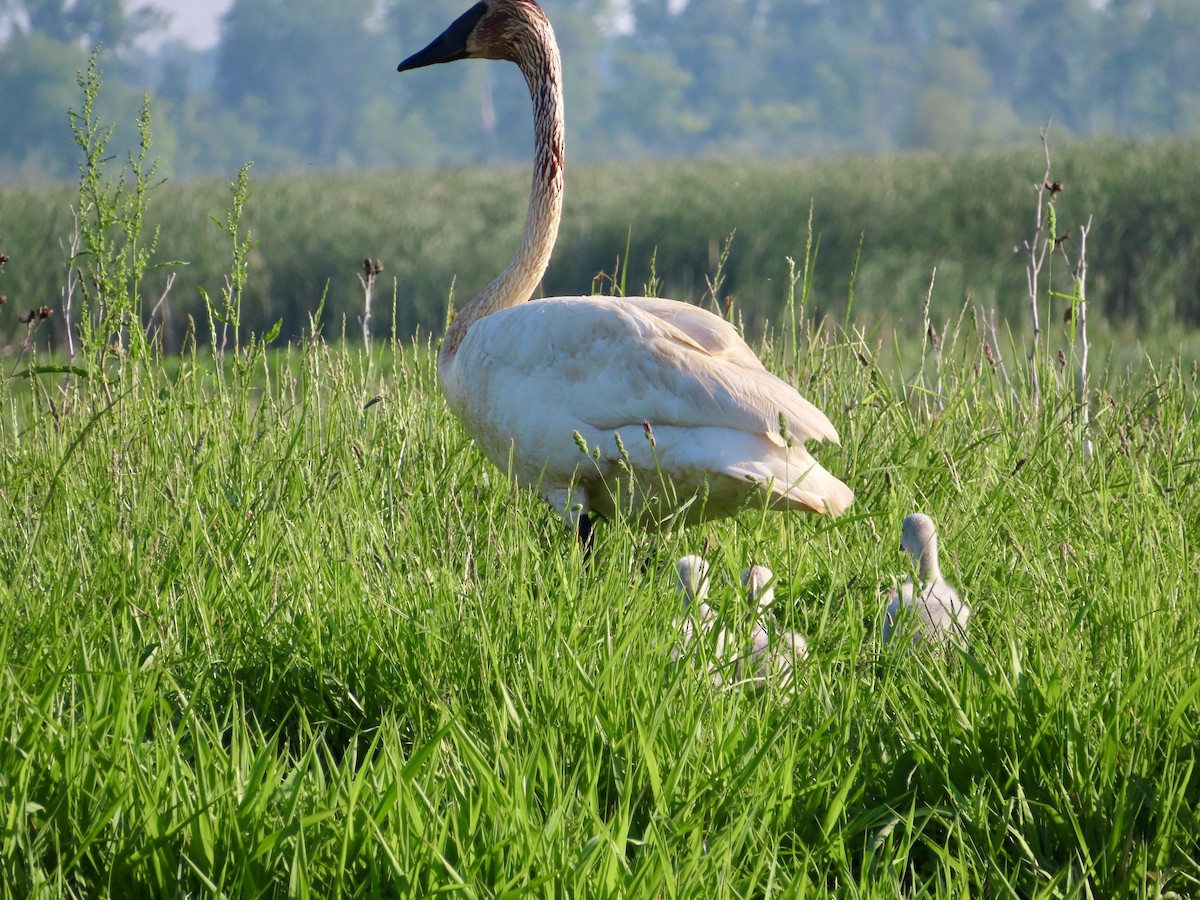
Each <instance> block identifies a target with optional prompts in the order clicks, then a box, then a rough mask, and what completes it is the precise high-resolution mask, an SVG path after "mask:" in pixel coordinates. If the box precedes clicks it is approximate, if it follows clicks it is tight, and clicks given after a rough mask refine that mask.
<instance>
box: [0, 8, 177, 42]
mask: <svg viewBox="0 0 1200 900" xmlns="http://www.w3.org/2000/svg"><path fill="white" fill-rule="evenodd" d="M166 23H167V18H166V16H165V15H164V13H163V12H162V11H161V10H160V9H159V8H158V7H156V6H153V5H152V4H142V5H141V6H138V7H136V8H134V9H129V4H128V3H127V2H126V0H0V34H3V33H5V32H11V33H13V34H17V35H23V34H40V35H43V36H45V37H48V38H53V39H54V40H57V41H62V42H64V43H70V44H76V45H78V46H81V47H84V48H87V49H90V48H92V47H95V46H97V45H99V44H103V45H104V46H105V47H106V48H108V49H109V50H110V51H112V52H118V53H119V52H122V51H125V50H128V49H129V48H130V47H131V46H132V44H133V42H134V41H136V40H137V39H138V38H139V37H141V36H143V35H145V34H151V33H153V32H155V31H160V30H162V29H163V28H164V27H165V26H166Z"/></svg>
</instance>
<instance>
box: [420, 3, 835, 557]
mask: <svg viewBox="0 0 1200 900" xmlns="http://www.w3.org/2000/svg"><path fill="white" fill-rule="evenodd" d="M472 57H474V58H483V59H506V60H509V61H511V62H514V63H516V64H517V65H518V66H519V67H520V69H521V71H522V72H523V73H524V75H525V80H526V82H527V83H528V85H529V92H530V94H531V96H532V98H533V113H534V129H535V133H536V151H535V159H534V168H533V189H532V194H531V196H530V200H529V213H528V216H527V217H526V220H525V230H524V233H523V234H522V237H521V244H520V246H519V247H518V248H517V252H516V255H515V256H514V257H513V260H512V262H511V263H509V265H508V268H507V269H505V270H504V271H503V272H502V273H501V274H500V276H499V277H498V278H496V280H495V281H493V282H492V283H491V284H489V285H488V286H487V287H486V288H484V289H483V290H482V291H481V292H480V293H479V295H478V296H477V297H475V299H474V300H472V301H471V302H470V303H468V304H467V305H466V306H465V307H464V308H463V309H462V310H461V311H460V312H459V314H458V315H457V316H456V317H455V319H454V320H453V322H451V323H450V326H449V328H447V330H446V336H445V339H444V341H443V342H442V349H441V353H440V355H439V357H438V379H439V381H440V382H441V386H442V390H443V391H444V393H445V395H446V400H447V402H448V403H449V405H450V409H451V410H452V411H453V412H454V414H455V415H456V416H457V417H458V418H459V419H460V420H461V421H462V423H463V425H464V426H465V428H466V430H467V432H468V433H469V434H470V435H471V437H473V438H474V439H475V441H476V442H477V443H478V444H479V446H480V448H481V449H482V450H483V452H484V455H486V456H487V458H488V459H490V460H491V461H492V462H493V463H494V464H495V465H497V466H498V467H499V468H501V469H502V470H506V471H508V470H511V472H512V474H513V475H514V476H515V478H516V480H517V481H518V483H520V484H523V485H526V486H529V487H536V488H537V489H538V490H539V492H540V493H541V495H542V496H543V497H544V498H545V499H546V500H548V501H549V502H550V503H551V504H552V505H553V506H554V508H555V509H557V510H558V511H559V513H560V514H561V515H562V516H563V518H564V520H565V521H566V522H567V523H568V524H569V525H573V526H574V527H575V528H576V529H577V530H578V533H579V535H580V538H581V540H582V541H583V543H584V546H585V547H587V546H590V537H591V524H590V519H589V516H588V513H589V512H590V511H594V512H596V513H597V514H599V515H601V516H605V517H611V516H613V515H614V513H615V512H616V510H617V508H618V506H620V507H621V508H623V509H625V510H626V511H627V512H629V513H631V514H632V515H634V516H635V517H637V518H638V519H639V520H640V521H641V522H642V523H643V524H646V525H654V524H657V523H660V522H662V521H663V520H664V519H666V518H669V517H671V516H672V515H673V514H675V513H677V512H678V511H679V510H680V509H681V508H682V509H683V512H682V514H681V516H680V518H681V519H682V520H683V521H689V522H694V521H698V520H701V519H706V518H714V517H718V516H725V515H731V514H732V513H734V512H736V511H737V510H738V509H739V508H741V507H742V506H743V505H744V504H745V503H746V502H747V501H748V500H752V499H755V498H757V499H758V500H759V501H760V502H765V503H768V504H769V505H770V506H771V507H773V508H776V509H808V510H812V511H813V512H818V513H820V512H829V513H833V514H835V515H836V514H838V513H840V512H842V511H843V510H844V509H845V508H846V507H847V506H849V505H850V503H851V501H852V500H853V498H854V495H853V494H852V493H851V491H850V489H849V488H847V487H846V485H844V484H842V482H840V481H839V480H838V479H837V478H835V477H834V476H833V475H831V474H830V473H829V472H827V471H826V470H825V469H823V468H821V466H820V465H818V464H817V462H816V460H814V459H813V458H812V457H811V456H810V455H809V454H808V452H807V450H806V449H805V447H804V442H805V441H809V440H828V441H834V442H836V441H837V439H838V436H837V432H836V431H835V430H834V427H833V425H832V424H830V422H829V420H828V419H827V418H826V417H825V416H824V414H823V413H821V411H820V410H818V409H817V408H816V407H815V406H813V405H812V404H811V403H809V402H808V401H807V400H805V399H804V398H803V397H801V396H800V395H799V394H798V393H797V392H796V391H795V390H794V389H793V388H792V387H791V386H790V385H789V384H787V383H786V382H784V381H783V380H781V379H779V378H776V377H775V376H774V375H772V374H771V373H769V372H768V371H767V370H766V369H765V368H764V367H763V365H762V363H761V362H760V361H759V360H758V358H757V357H756V356H755V355H754V353H753V351H751V350H750V348H749V347H748V346H746V343H745V342H744V341H743V340H742V339H741V337H740V336H739V335H738V333H737V330H736V329H735V328H734V327H733V326H732V325H730V324H729V323H728V322H726V321H725V320H723V319H721V318H720V317H718V316H715V315H713V314H712V313H709V312H707V311H706V310H702V309H700V308H698V307H695V306H691V305H690V304H687V303H679V302H676V301H673V300H659V299H652V298H648V297H625V298H620V299H617V298H608V297H553V298H548V299H543V300H534V301H530V297H531V296H532V294H533V292H534V290H535V289H536V287H537V285H538V283H539V282H540V281H541V279H542V275H543V273H544V272H545V271H546V266H547V265H548V263H549V261H550V253H551V251H552V250H553V248H554V241H555V238H556V237H557V236H558V224H559V218H560V216H561V212H562V192H563V159H564V150H563V147H564V143H563V99H562V67H561V64H560V61H559V54H558V45H557V43H556V42H555V39H554V31H553V29H552V28H551V27H550V22H549V20H547V18H546V16H545V13H543V12H542V10H541V8H540V7H539V6H538V5H537V3H535V2H533V0H483V2H481V3H476V4H475V5H474V6H472V7H471V8H470V9H469V10H467V12H466V13H464V14H463V15H462V16H460V17H459V18H458V19H457V20H456V21H455V22H454V23H453V24H452V25H451V26H450V27H449V28H447V29H446V31H445V32H443V33H442V34H441V35H440V36H439V37H438V38H437V39H435V40H434V41H433V43H431V44H430V45H429V46H428V47H426V48H425V49H424V50H422V51H420V52H419V53H416V54H414V55H413V56H410V57H409V58H408V59H406V60H405V61H404V62H402V63H401V64H400V67H399V70H400V71H401V72H404V71H407V70H409V69H416V68H420V67H422V66H428V65H432V64H434V63H443V62H451V61H453V60H457V59H466V58H472ZM527 301H528V302H527ZM585 446H586V448H588V450H589V451H591V452H589V453H587V454H586V455H585V453H584V452H583V450H582V448H583V447H585ZM597 451H598V452H597ZM628 466H632V468H633V469H634V471H635V472H637V473H638V476H639V477H638V478H637V479H636V483H635V484H633V485H632V486H631V485H630V479H629V478H628V477H626V467H628ZM662 476H666V478H664V477H662ZM668 485H670V486H668ZM689 501H691V502H690V504H689Z"/></svg>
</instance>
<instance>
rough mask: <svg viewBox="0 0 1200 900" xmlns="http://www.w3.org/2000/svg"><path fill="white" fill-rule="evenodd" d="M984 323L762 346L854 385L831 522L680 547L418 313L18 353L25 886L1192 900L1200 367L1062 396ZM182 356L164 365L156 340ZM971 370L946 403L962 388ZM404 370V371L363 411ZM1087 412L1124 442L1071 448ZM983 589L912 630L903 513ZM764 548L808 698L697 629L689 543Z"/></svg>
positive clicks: (733, 557)
mask: <svg viewBox="0 0 1200 900" xmlns="http://www.w3.org/2000/svg"><path fill="white" fill-rule="evenodd" d="M982 346H983V341H982V338H981V336H980V335H979V334H978V333H977V332H976V331H975V330H974V327H973V326H972V325H971V324H970V322H969V320H968V321H967V322H965V323H964V324H963V326H962V327H960V328H959V329H958V330H957V331H952V332H951V333H950V334H948V335H946V336H945V339H944V343H943V345H942V348H941V349H942V354H941V357H940V362H939V363H938V367H937V368H936V370H935V367H934V363H933V358H932V357H929V358H923V357H922V356H921V353H920V349H919V347H920V345H919V343H917V342H911V343H904V342H901V343H898V344H895V345H893V346H892V347H891V350H890V353H889V358H890V361H889V362H887V363H886V364H885V363H882V362H881V361H880V360H881V353H880V351H881V350H882V343H881V342H880V341H864V340H862V339H860V338H859V336H857V335H855V334H853V333H849V334H847V333H845V332H842V331H841V330H840V329H838V328H837V327H835V326H832V325H827V326H826V327H824V328H821V329H819V330H812V329H806V328H803V327H801V328H798V329H796V330H795V331H792V330H791V329H790V327H789V328H788V329H786V330H785V331H783V332H776V333H775V334H774V338H773V339H769V340H768V341H767V342H766V343H764V344H763V345H762V351H763V354H764V358H766V359H767V360H768V362H769V365H770V367H771V368H773V369H774V370H776V371H778V372H780V373H782V374H784V375H785V376H786V377H789V378H790V379H792V380H793V381H794V383H796V385H797V386H798V387H799V389H800V390H801V391H802V392H803V393H805V394H806V395H807V396H808V397H809V398H810V399H812V400H813V401H814V402H816V403H817V404H818V405H819V406H821V407H822V408H824V409H825V410H827V411H828V412H829V413H830V415H831V417H832V418H833V420H834V421H835V422H836V424H837V425H838V427H839V429H840V431H841V435H842V448H841V449H840V450H835V449H832V448H823V449H822V450H821V452H820V458H821V461H822V462H823V463H824V464H825V465H826V466H827V467H828V468H830V469H831V470H832V471H834V472H837V473H839V474H840V475H842V476H843V477H844V478H845V480H846V481H847V482H848V483H849V484H851V485H852V486H853V487H854V488H855V490H856V492H857V500H856V503H855V506H854V507H853V508H852V511H851V513H850V514H848V515H847V516H845V517H843V518H842V519H840V520H836V521H829V520H824V519H817V518H811V517H802V516H798V515H796V516H784V515H778V514H761V513H756V512H754V511H753V510H748V511H746V512H745V513H743V514H742V515H741V516H740V517H739V518H737V519H736V520H731V521H726V522H721V523H715V524H711V525H708V526H704V527H699V528H693V529H691V530H688V531H685V532H680V533H676V534H674V535H671V536H645V535H643V534H641V533H639V532H637V531H634V530H631V529H629V528H627V527H625V526H624V525H623V524H622V523H620V522H617V523H611V524H608V525H607V526H602V528H601V530H600V532H599V549H598V552H597V554H596V556H595V558H594V559H593V560H592V561H591V563H590V564H585V563H584V561H583V560H582V559H581V556H580V553H579V551H578V549H577V547H576V546H575V544H574V542H573V540H572V538H571V536H570V535H569V534H567V533H566V532H565V531H564V530H563V528H562V526H561V524H560V523H559V522H558V521H557V520H556V518H555V517H554V515H553V514H552V513H551V512H550V511H549V510H548V509H547V508H546V507H545V506H544V505H543V504H542V503H541V502H540V501H538V500H536V499H535V498H533V497H531V496H530V495H529V494H527V493H523V492H516V491H514V490H513V489H512V487H511V485H510V484H509V482H508V481H507V479H506V478H505V477H504V476H503V475H502V474H501V473H499V472H497V471H496V470H494V469H492V468H490V467H489V465H488V464H486V463H485V461H484V460H483V459H482V457H481V456H480V455H479V453H478V451H477V450H476V449H475V448H474V447H473V446H472V444H471V443H470V441H469V440H468V439H467V438H466V437H465V436H464V434H463V432H462V431H461V429H460V427H459V426H458V425H457V423H456V422H455V421H454V420H453V419H452V418H451V417H450V416H449V414H448V413H447V411H446V409H445V407H444V405H443V402H442V401H441V399H440V397H439V395H438V392H437V389H436V385H435V379H434V371H433V353H432V351H431V349H430V347H429V346H427V345H424V344H420V343H418V344H409V343H405V342H397V343H395V344H393V345H389V346H386V347H382V348H380V347H378V345H377V347H376V349H375V350H373V351H370V352H367V351H364V350H363V348H361V347H351V346H348V345H345V344H339V345H329V344H327V343H325V342H324V341H323V340H320V339H311V338H310V339H306V340H304V341H301V342H297V343H294V344H292V345H290V346H288V347H287V348H285V349H280V350H277V351H274V352H270V353H264V352H262V351H261V348H259V349H256V350H252V351H249V352H239V354H232V353H231V355H230V358H229V359H227V364H226V370H225V371H224V372H223V373H222V374H220V375H218V373H217V370H216V369H214V367H213V365H212V363H211V359H210V358H209V355H208V353H207V351H205V350H199V351H193V352H190V353H187V354H185V355H184V356H183V357H182V358H178V359H173V360H170V361H164V360H156V359H154V358H153V357H146V358H145V359H143V360H141V361H135V360H126V361H123V362H122V363H121V364H120V366H119V368H117V369H116V370H114V371H113V372H112V373H110V378H109V381H108V383H107V384H105V385H102V384H99V383H97V382H96V380H95V379H94V378H93V379H91V380H87V379H83V378H81V377H74V378H73V379H72V381H71V382H70V383H66V384H64V381H63V379H64V377H65V376H64V375H62V374H59V373H41V374H37V373H35V374H33V375H31V376H30V377H27V378H22V377H19V376H20V375H21V374H23V373H25V372H26V371H28V368H27V366H26V365H25V364H24V363H22V364H20V365H18V366H17V367H16V370H15V374H16V376H17V377H9V378H6V379H4V380H3V381H2V382H0V402H2V403H3V409H4V416H3V425H2V426H0V427H2V429H3V438H2V440H0V529H2V533H3V534H4V535H5V539H4V541H3V542H2V543H0V573H2V577H0V603H2V608H3V610H4V615H3V619H2V620H0V654H2V664H0V678H3V680H4V685H3V688H2V689H0V706H2V707H3V715H2V720H3V721H4V722H5V723H7V725H6V734H5V736H4V739H3V741H0V788H2V793H0V798H2V801H3V819H2V821H0V886H2V892H3V894H4V895H5V896H15V897H25V896H42V897H57V896H130V895H135V894H141V895H152V896H165V895H173V896H181V895H194V894H203V895H225V896H258V895H262V894H268V895H276V894H278V895H289V896H311V895H314V894H315V895H326V896H367V895H376V896H378V895H400V896H417V895H427V894H430V893H434V892H445V893H456V894H461V895H464V896H497V895H510V894H513V893H521V892H529V893H533V894H537V895H550V896H612V895H637V896H700V895H703V896H714V897H723V896H728V897H746V896H784V895H786V896H803V895H822V894H826V893H836V894H837V895H839V896H898V895H916V896H951V895H954V896H962V895H972V896H1078V895H1080V894H1085V893H1091V894H1097V895H1108V896H1112V895H1139V896H1154V895H1162V896H1170V895H1172V894H1176V895H1185V894H1189V893H1191V892H1193V891H1195V890H1196V889H1197V887H1198V886H1200V845H1198V838H1197V835H1198V834H1200V830H1198V828H1200V822H1198V821H1197V814H1198V809H1200V770H1198V768H1197V756H1198V751H1200V745H1198V743H1197V734H1200V659H1198V656H1200V646H1198V642H1197V634H1200V602H1198V597H1197V588H1196V575H1195V573H1196V570H1197V567H1198V565H1200V559H1198V558H1197V552H1196V542H1197V540H1198V539H1200V486H1198V480H1200V448H1198V447H1197V437H1196V429H1195V428H1194V427H1189V426H1188V421H1189V420H1190V419H1191V418H1193V417H1194V415H1195V411H1196V401H1197V397H1198V390H1200V389H1198V387H1197V383H1196V372H1195V370H1194V369H1190V370H1189V369H1188V368H1187V367H1180V366H1178V365H1177V364H1175V363H1173V362H1171V361H1166V362H1164V363H1163V364H1162V365H1152V364H1151V363H1150V362H1149V361H1147V362H1146V363H1145V364H1144V365H1142V366H1141V367H1140V368H1139V369H1138V370H1137V373H1136V375H1134V376H1130V377H1126V376H1125V375H1124V374H1122V375H1120V376H1116V375H1114V376H1113V377H1112V378H1110V379H1109V380H1108V381H1106V382H1102V383H1098V384H1096V385H1095V388H1096V393H1095V396H1094V398H1093V409H1092V418H1091V423H1090V425H1089V426H1088V427H1087V431H1086V434H1085V433H1084V429H1083V425H1082V421H1081V417H1080V415H1079V412H1080V405H1079V402H1078V399H1077V393H1076V390H1075V386H1074V384H1073V383H1072V379H1071V378H1070V377H1069V373H1067V374H1063V373H1060V371H1059V370H1058V368H1057V366H1056V365H1053V364H1052V365H1048V366H1047V367H1046V369H1045V371H1044V373H1043V382H1042V390H1043V402H1042V404H1041V405H1040V407H1039V408H1037V409H1035V408H1034V407H1033V405H1032V404H1031V403H1030V401H1029V399H1028V396H1029V389H1028V385H1027V383H1026V379H1025V378H1024V377H1023V372H1024V366H1023V365H1022V364H1020V363H1019V362H1018V361H1017V360H1018V359H1019V358H1020V353H1019V351H1017V350H1015V349H1014V348H1012V347H1006V348H1003V352H1004V355H1005V366H1006V372H1007V374H1008V376H1009V378H1010V380H1011V382H1012V383H1011V384H1006V382H1005V379H1004V378H1003V377H1002V375H1001V374H1000V369H999V368H998V367H995V368H994V367H993V366H992V365H991V364H989V362H988V361H987V359H986V358H985V356H984V354H983V351H982ZM168 362H169V364H168ZM938 380H940V382H941V389H940V391H938V390H937V389H936V384H937V382H938ZM376 397H381V398H382V399H381V400H379V402H375V403H370V401H371V400H372V399H374V398H376ZM1085 437H1090V439H1091V441H1092V446H1093V452H1092V455H1091V456H1090V457H1087V456H1085V455H1084V453H1083V452H1082V449H1081V448H1082V446H1083V443H1082V442H1083V440H1084V438H1085ZM914 510H924V511H927V512H929V513H930V514H932V515H933V516H934V517H935V518H936V519H937V521H938V522H939V524H940V527H941V535H942V548H943V568H944V570H945V572H946V573H947V575H948V577H949V578H950V579H951V580H952V581H953V582H955V583H957V584H958V585H960V586H961V588H962V589H963V592H964V593H965V595H966V596H967V597H968V599H969V602H970V603H971V605H972V607H973V609H974V618H973V620H972V623H971V639H970V644H969V650H968V652H967V653H966V654H964V655H962V656H961V657H959V656H955V657H954V658H952V659H950V660H949V661H948V662H947V661H943V660H941V659H940V658H938V657H936V656H931V655H928V654H920V653H918V654H913V653H907V652H896V651H894V650H892V649H891V648H884V647H881V644H880V629H881V610H882V606H883V591H884V590H885V589H886V587H887V586H889V585H890V584H891V583H892V582H893V580H894V579H896V578H898V577H903V576H904V575H905V574H906V571H907V569H906V565H905V562H904V560H903V559H902V557H901V555H900V554H899V552H898V550H897V541H898V539H899V524H900V520H901V518H902V517H903V516H904V515H905V514H906V513H909V512H912V511H914ZM685 552H705V553H706V554H707V555H708V557H709V558H710V560H711V561H712V562H713V565H714V571H715V573H716V575H715V579H714V581H715V584H714V590H713V598H714V602H715V603H716V604H717V605H718V606H721V607H723V608H726V609H730V608H732V605H733V604H735V603H738V602H740V601H739V600H738V599H737V596H736V591H735V584H736V579H737V575H738V574H739V573H740V571H741V569H742V567H743V566H745V565H747V564H748V563H750V562H757V563H763V564H767V565H770V566H771V567H772V568H773V569H774V571H775V572H776V574H777V576H778V578H779V584H778V589H777V594H778V595H779V597H780V598H781V601H780V603H779V604H778V605H777V608H776V614H777V616H778V618H779V620H780V623H781V624H782V625H784V626H786V627H789V628H795V629H799V630H802V631H803V632H804V633H806V634H807V635H808V638H809V642H810V646H811V648H812V658H811V660H810V661H809V662H808V664H807V665H806V666H805V667H804V669H803V672H802V675H801V676H800V678H799V681H798V684H797V686H796V688H795V691H794V694H793V695H792V696H791V697H790V702H785V700H786V699H788V698H785V697H784V696H781V695H780V693H779V692H778V691H777V690H766V691H762V692H759V693H748V692H743V691H740V690H717V689H714V688H712V687H711V685H709V684H708V682H707V680H706V678H705V677H704V660H703V659H699V658H691V659H689V658H685V660H684V661H683V662H682V663H680V664H672V663H671V662H670V661H669V658H668V648H669V646H670V645H671V642H672V639H673V635H674V631H673V628H672V622H673V619H674V618H675V616H676V615H677V613H678V600H677V598H676V596H675V593H674V588H673V583H672V577H673V575H672V563H673V561H674V560H675V559H676V558H677V557H678V556H680V555H682V554H683V553H685Z"/></svg>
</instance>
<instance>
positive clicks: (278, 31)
mask: <svg viewBox="0 0 1200 900" xmlns="http://www.w3.org/2000/svg"><path fill="white" fill-rule="evenodd" d="M374 12H375V4H374V3H373V2H372V0H343V2H341V3H336V4H329V3H325V2H323V0H235V2H234V4H233V6H232V7H231V8H230V10H229V12H227V13H226V14H225V16H224V18H223V19H222V21H221V43H220V47H219V50H218V66H217V71H216V78H215V81H214V84H213V92H214V96H215V99H216V102H217V104H218V105H219V106H221V107H223V108H226V109H230V110H234V111H236V112H238V113H239V114H240V115H241V116H242V117H243V119H244V121H245V122H247V123H248V124H252V125H253V127H254V128H256V129H257V131H258V133H259V134H260V135H261V139H262V140H263V141H264V142H266V143H270V144H274V145H276V146H278V147H279V148H281V149H284V150H286V152H287V153H288V154H289V155H290V156H291V157H292V158H293V159H294V160H295V162H296V163H309V164H314V165H321V166H329V165H335V164H338V163H339V162H342V161H343V159H342V153H343V150H344V148H346V147H347V146H348V145H350V146H352V145H353V135H354V133H355V130H356V128H357V126H358V123H359V122H360V121H361V120H363V119H364V118H365V117H369V116H371V115H373V114H374V111H373V104H372V100H373V99H374V98H373V97H372V96H371V95H370V94H369V93H368V92H367V90H366V87H367V85H368V84H369V83H370V82H368V81H367V80H366V79H365V77H364V75H365V73H367V72H370V71H372V70H373V69H381V68H383V67H384V66H385V65H386V63H385V59H386V53H385V52H384V51H385V50H386V47H385V46H384V44H383V41H382V40H381V39H380V37H379V36H378V35H377V34H375V33H373V32H372V31H371V30H370V29H369V28H368V25H367V23H368V20H370V18H371V17H372V15H373V14H374Z"/></svg>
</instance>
